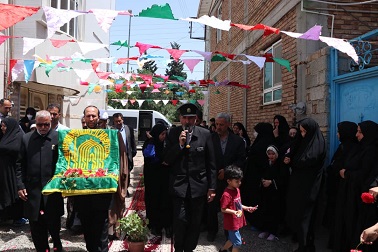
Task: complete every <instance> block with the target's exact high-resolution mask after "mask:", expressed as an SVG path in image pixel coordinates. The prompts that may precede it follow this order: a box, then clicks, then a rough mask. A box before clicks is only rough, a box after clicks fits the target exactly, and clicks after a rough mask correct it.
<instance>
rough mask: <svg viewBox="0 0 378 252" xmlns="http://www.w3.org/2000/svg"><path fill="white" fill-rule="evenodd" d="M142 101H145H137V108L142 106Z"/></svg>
mask: <svg viewBox="0 0 378 252" xmlns="http://www.w3.org/2000/svg"><path fill="white" fill-rule="evenodd" d="M144 101H145V100H137V102H138V104H139V107H141V106H142V104H143V102H144Z"/></svg>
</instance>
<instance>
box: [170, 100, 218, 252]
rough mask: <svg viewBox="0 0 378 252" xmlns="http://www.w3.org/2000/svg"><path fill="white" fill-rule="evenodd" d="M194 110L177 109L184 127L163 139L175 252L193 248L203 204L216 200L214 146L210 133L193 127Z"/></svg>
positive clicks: (191, 106) (191, 107) (195, 109)
mask: <svg viewBox="0 0 378 252" xmlns="http://www.w3.org/2000/svg"><path fill="white" fill-rule="evenodd" d="M197 109H198V108H197V107H196V106H195V105H193V104H191V103H187V104H184V105H182V106H180V107H179V108H178V110H179V112H180V114H181V116H182V120H181V122H182V123H183V127H176V128H171V130H170V132H169V134H168V137H167V139H166V155H165V158H164V163H165V164H167V165H169V168H170V191H171V193H172V194H173V218H174V219H173V234H174V247H175V251H177V252H182V251H185V252H190V251H193V250H194V249H195V248H196V246H197V243H198V238H199V232H200V225H201V216H202V211H203V207H204V204H205V203H206V201H207V202H211V201H213V199H214V197H215V188H216V169H215V156H214V146H213V143H212V141H211V134H210V132H209V131H208V130H206V129H203V128H201V127H196V126H195V120H196V111H197Z"/></svg>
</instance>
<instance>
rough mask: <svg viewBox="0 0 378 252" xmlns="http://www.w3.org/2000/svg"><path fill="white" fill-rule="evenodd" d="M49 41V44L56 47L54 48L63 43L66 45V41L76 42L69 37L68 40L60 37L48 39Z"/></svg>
mask: <svg viewBox="0 0 378 252" xmlns="http://www.w3.org/2000/svg"><path fill="white" fill-rule="evenodd" d="M50 41H51V44H52V45H53V46H54V47H56V48H60V47H62V46H64V45H66V44H67V43H68V42H76V41H75V40H73V39H70V40H61V39H50Z"/></svg>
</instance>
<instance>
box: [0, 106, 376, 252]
mask: <svg viewBox="0 0 378 252" xmlns="http://www.w3.org/2000/svg"><path fill="white" fill-rule="evenodd" d="M11 107H12V104H11V101H10V100H7V99H1V100H0V120H1V121H0V123H1V132H0V150H1V152H0V160H1V162H0V166H1V169H0V179H1V181H2V183H1V184H0V187H1V190H0V212H1V216H2V218H11V219H12V220H13V224H14V225H23V224H26V223H28V222H29V225H30V230H31V235H32V239H33V243H34V245H35V248H36V251H43V252H45V251H46V249H49V243H48V237H49V235H50V236H51V239H52V241H53V246H54V251H63V246H62V243H61V240H60V235H59V231H60V228H61V221H60V219H61V216H62V215H63V213H64V209H63V207H64V203H63V197H62V196H61V194H60V193H52V194H50V195H48V196H44V195H42V193H41V191H42V188H43V187H44V185H46V183H47V182H48V181H49V180H50V179H51V178H52V176H53V175H54V172H55V164H56V161H57V157H58V151H57V148H58V137H57V136H58V133H57V131H58V130H59V129H68V128H67V127H65V126H64V125H62V124H61V123H60V122H59V121H60V113H61V112H60V106H59V105H57V104H50V105H49V106H48V107H47V109H46V110H41V111H38V112H36V110H35V109H33V108H27V110H26V111H25V117H22V118H21V119H20V121H19V122H17V121H16V120H15V119H13V118H10V117H9V116H8V113H9V111H10V110H11ZM178 111H179V113H180V122H181V126H179V127H171V128H169V129H168V128H167V127H166V126H165V125H163V124H159V123H158V124H156V125H155V126H154V127H153V128H152V129H151V131H150V132H149V133H148V135H147V136H148V139H147V140H146V141H145V143H144V144H143V147H142V152H143V156H144V171H143V172H144V185H145V204H146V214H147V218H148V219H149V228H150V230H151V233H152V234H154V235H156V236H161V235H163V233H164V234H165V235H166V236H167V237H168V238H173V240H174V247H175V251H177V252H180V251H185V252H189V251H193V250H194V249H195V248H196V246H197V243H198V238H199V234H200V231H201V230H202V229H206V230H207V240H208V241H210V242H213V241H214V240H215V238H216V236H217V235H218V233H219V230H218V213H220V212H221V213H222V214H223V220H224V221H223V223H224V228H223V229H224V230H223V231H222V232H221V233H223V235H224V236H225V244H224V246H223V247H222V248H220V250H219V251H227V250H230V249H232V251H234V252H236V251H238V250H239V248H240V247H241V246H242V238H241V235H240V232H239V229H240V228H241V227H243V226H244V225H246V223H249V224H250V226H251V228H252V229H253V230H257V231H258V232H259V234H258V237H259V238H260V239H266V240H268V241H274V240H277V239H279V237H280V236H281V235H284V234H287V233H289V234H291V235H292V236H293V239H296V241H297V242H298V248H297V249H296V250H295V251H298V252H301V251H315V243H314V241H315V232H314V227H315V221H316V220H317V221H318V222H319V221H322V222H323V223H324V225H325V226H326V227H328V228H329V234H330V237H329V242H328V246H329V248H330V249H332V251H350V250H351V249H353V248H355V247H356V246H357V245H358V244H359V243H360V242H361V244H362V245H361V246H364V248H363V250H364V251H377V250H378V247H377V246H378V245H377V244H376V243H374V241H375V240H376V239H377V238H378V224H377V220H378V218H377V217H378V215H377V205H376V204H375V203H374V202H375V200H373V201H372V202H373V204H372V203H370V204H368V203H364V202H363V200H361V194H362V193H366V192H368V193H370V194H371V195H372V197H373V199H375V198H376V197H377V195H378V166H377V165H376V162H375V155H376V153H377V148H378V145H377V143H378V142H377V136H378V134H377V133H378V125H377V124H376V123H375V122H372V121H364V122H361V123H359V124H355V123H353V122H346V121H345V122H340V123H339V124H338V138H339V140H340V145H339V147H338V149H337V151H336V152H335V153H334V154H333V157H332V159H331V162H330V164H326V162H325V161H326V141H325V139H324V137H323V134H322V132H321V130H320V127H319V125H318V124H317V122H316V121H315V120H313V119H311V118H305V119H302V120H300V121H299V122H297V125H293V126H290V125H289V123H288V122H287V120H286V118H285V117H283V116H281V115H276V116H274V118H273V120H272V122H260V123H257V124H256V125H255V126H254V128H253V129H254V131H253V137H252V138H250V137H249V136H248V134H247V131H246V129H245V127H244V125H243V124H242V123H240V122H236V123H234V124H232V123H231V116H230V115H229V114H227V113H219V114H218V115H217V116H216V117H215V118H214V120H212V119H211V120H210V122H211V124H210V126H207V125H206V122H204V121H203V120H202V117H201V115H200V113H199V111H200V110H199V108H198V107H196V106H195V105H193V104H190V103H188V104H184V105H182V106H180V107H179V108H178ZM107 123H108V115H107V114H101V115H100V111H99V109H98V108H97V107H95V106H88V107H86V108H85V110H84V113H83V120H82V128H83V129H84V128H86V129H98V128H102V129H109V128H113V129H116V130H117V131H118V141H119V146H120V147H119V148H120V149H119V152H120V176H119V183H118V185H119V186H118V191H117V193H114V194H94V195H82V196H72V197H69V198H68V202H67V210H68V213H69V215H68V218H67V227H68V228H71V229H73V228H74V227H75V226H79V227H80V232H83V233H84V238H85V241H86V246H87V250H88V251H90V252H95V251H108V241H109V239H110V240H111V239H118V238H119V233H118V230H117V229H116V226H117V220H118V219H119V218H121V217H122V216H123V213H124V210H125V197H126V196H127V194H128V192H127V186H128V184H129V182H128V181H129V177H130V176H129V174H130V170H132V168H133V157H134V156H135V155H136V143H135V138H134V135H133V132H134V131H133V129H132V128H130V127H129V126H127V125H125V123H124V122H123V116H122V114H119V113H116V114H114V115H113V127H110V126H109V125H108V124H107ZM251 139H253V141H252V140H251ZM42 157H43V158H42ZM323 192H324V195H325V197H324V195H323ZM324 200H325V201H326V203H327V204H326V206H327V207H326V209H325V211H324V218H323V219H322V220H321V219H320V217H323V216H319V215H318V213H319V208H318V206H319V205H323V204H320V203H321V202H320V201H324ZM172 216H173V218H172ZM361 246H360V248H361Z"/></svg>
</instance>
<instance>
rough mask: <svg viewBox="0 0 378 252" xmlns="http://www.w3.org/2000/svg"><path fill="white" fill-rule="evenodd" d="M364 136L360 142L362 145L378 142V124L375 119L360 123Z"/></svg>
mask: <svg viewBox="0 0 378 252" xmlns="http://www.w3.org/2000/svg"><path fill="white" fill-rule="evenodd" d="M358 126H360V129H361V132H362V134H363V135H364V137H363V138H362V139H361V141H360V143H361V144H362V145H371V144H375V143H376V142H377V133H378V125H377V124H376V123H375V122H373V121H370V120H368V121H363V122H360V123H359V124H358Z"/></svg>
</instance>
